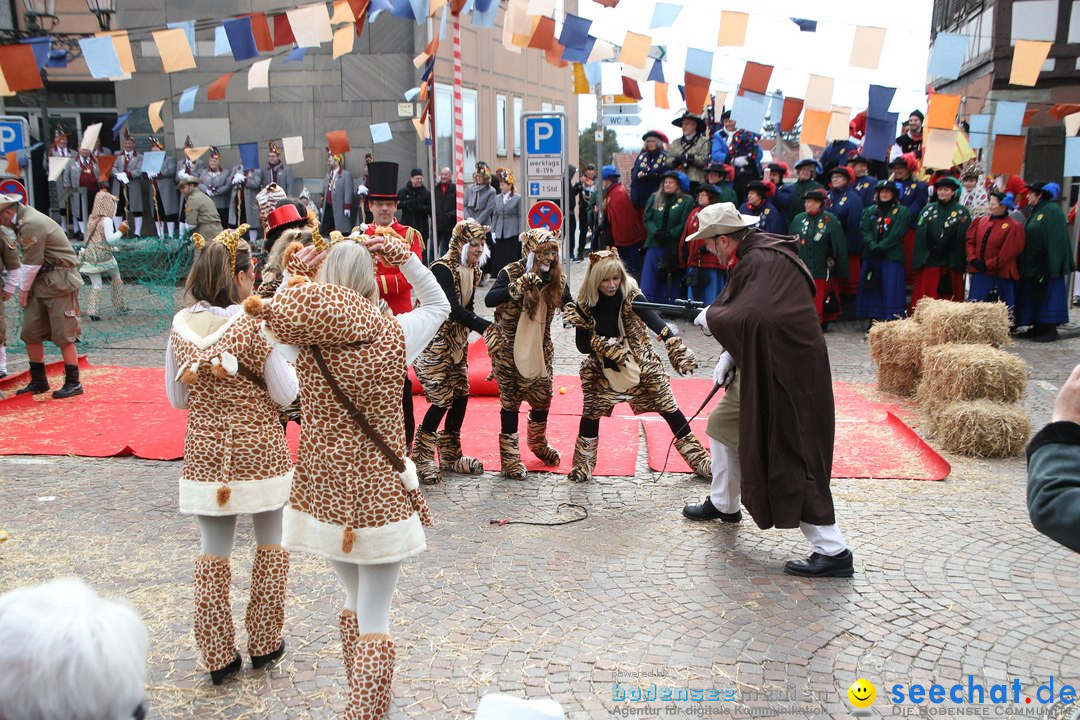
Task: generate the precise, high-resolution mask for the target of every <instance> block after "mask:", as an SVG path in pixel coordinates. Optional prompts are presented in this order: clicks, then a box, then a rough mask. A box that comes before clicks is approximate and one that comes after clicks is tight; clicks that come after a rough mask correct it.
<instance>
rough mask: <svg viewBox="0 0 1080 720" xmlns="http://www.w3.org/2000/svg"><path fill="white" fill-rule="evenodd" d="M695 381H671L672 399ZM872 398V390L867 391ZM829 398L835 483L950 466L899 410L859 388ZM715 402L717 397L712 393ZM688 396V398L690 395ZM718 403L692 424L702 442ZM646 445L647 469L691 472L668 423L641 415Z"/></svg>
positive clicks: (840, 388) (943, 470)
mask: <svg viewBox="0 0 1080 720" xmlns="http://www.w3.org/2000/svg"><path fill="white" fill-rule="evenodd" d="M701 382H705V381H700V380H674V381H672V385H673V386H674V387H675V388H677V389H676V397H680V393H679V390H678V388H679V386H680V385H682V384H683V383H701ZM866 390H867V391H869V392H870V393H872V392H873V391H872V389H871V388H866ZM833 394H834V397H835V399H836V440H835V447H834V449H833V472H832V475H833V477H834V478H881V479H886V478H888V479H902V480H944V479H945V478H947V477H948V476H949V473H950V472H951V471H952V467H951V466H950V465H949V463H948V462H947V461H946V460H945V458H943V457H941V455H939V454H938V453H937V452H935V451H934V449H933V448H931V447H930V446H929V445H928V444H927V443H926V441H925V440H923V439H922V438H921V437H919V436H918V434H916V433H915V431H914V430H912V429H911V428H910V427H908V426H907V425H906V424H905V423H904V422H903V421H902V420H900V418H899V417H897V414H896V412H894V411H895V410H897V409H898V408H896V407H894V406H892V405H890V404H887V403H883V402H879V401H877V400H873V399H870V398H868V397H866V395H864V394H863V392H860V387H859V386H855V385H849V384H848V383H839V382H838V383H834V384H833ZM717 396H718V398H719V396H720V393H717ZM690 397H693V395H691V396H690ZM697 397H698V398H699V399H698V400H697V401H696V403H686V404H683V403H682V401H681V400H680V407H682V408H683V409H684V412H688V413H692V412H694V411H695V410H697V407H698V404H700V402H701V400H700V398H704V394H702V393H700V392H699V393H698V395H697ZM716 402H719V399H716V400H714V401H713V402H710V403H709V407H708V408H706V409H705V412H703V413H702V416H701V417H699V418H698V419H697V420H694V421H693V422H692V423H691V427H692V428H693V429H694V432H695V434H697V436H698V437H699V438H701V440H702V443H705V442H706V437H705V426H706V424H707V422H708V411H709V410H711V409H712V408H713V407H714V405H715V403H716ZM642 419H643V423H644V425H645V442H646V445H647V447H648V453H649V467H650V468H652V469H653V470H660V469H662V468H663V467H664V463H665V458H666V461H667V470H668V471H669V472H689V471H690V468H689V466H687V464H686V463H685V462H683V459H682V457H680V456H679V453H678V452H677V451H676V450H675V449H674V448H672V450H671V453H670V455H669V454H668V447H669V446H670V445H671V438H672V435H671V430H670V429H669V428H668V426H667V423H665V422H664V421H663V420H662V419H660V418H659V417H656V416H648V415H646V416H644V417H643V418H642Z"/></svg>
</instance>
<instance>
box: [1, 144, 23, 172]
mask: <svg viewBox="0 0 1080 720" xmlns="http://www.w3.org/2000/svg"><path fill="white" fill-rule="evenodd" d="M6 157H7V168H6V169H5V170H4V172H6V173H7V174H8V175H12V176H14V177H19V176H20V175H21V173H20V172H19V151H18V150H12V151H11V152H9V153H7V155H6Z"/></svg>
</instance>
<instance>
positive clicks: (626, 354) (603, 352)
mask: <svg viewBox="0 0 1080 720" xmlns="http://www.w3.org/2000/svg"><path fill="white" fill-rule="evenodd" d="M589 347H591V348H592V349H593V350H594V351H595V352H597V353H599V355H600V357H603V358H606V359H608V360H610V361H611V362H613V363H615V364H616V365H618V366H619V367H622V366H624V365H626V363H627V361H628V360H629V359H630V351H629V350H627V349H626V346H625V345H623V343H622V342H621V341H620V340H619V338H614V337H605V336H603V335H593V336H592V340H590V341H589Z"/></svg>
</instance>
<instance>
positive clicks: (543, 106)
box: [540, 102, 551, 112]
mask: <svg viewBox="0 0 1080 720" xmlns="http://www.w3.org/2000/svg"><path fill="white" fill-rule="evenodd" d="M540 112H551V103H549V102H542V103H540Z"/></svg>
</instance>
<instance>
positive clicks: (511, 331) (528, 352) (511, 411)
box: [484, 229, 570, 480]
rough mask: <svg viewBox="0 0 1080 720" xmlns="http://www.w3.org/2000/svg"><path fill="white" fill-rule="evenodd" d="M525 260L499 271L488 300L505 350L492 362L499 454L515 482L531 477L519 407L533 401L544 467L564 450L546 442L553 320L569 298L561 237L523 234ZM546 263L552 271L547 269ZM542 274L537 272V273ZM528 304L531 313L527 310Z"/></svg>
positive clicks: (531, 439) (535, 444)
mask: <svg viewBox="0 0 1080 720" xmlns="http://www.w3.org/2000/svg"><path fill="white" fill-rule="evenodd" d="M521 251H522V259H521V260H518V261H517V262H513V263H510V264H509V265H507V266H505V267H504V268H503V269H502V270H500V271H499V275H498V277H497V278H496V280H495V284H494V285H493V286H492V288H491V290H490V291H489V292H488V294H487V297H485V298H484V304H485V305H487V306H488V307H493V308H495V330H494V331H493V332H494V333H495V334H496V336H497V338H498V340H497V342H498V343H499V344H500V347H501V349H500V351H499V352H497V353H492V356H491V366H492V369H493V370H494V373H495V380H496V381H497V382H498V384H499V401H500V404H501V405H502V432H501V433H500V434H499V455H500V460H501V463H502V475H503V476H504V477H508V478H511V479H513V480H522V479H524V478H525V477H526V475H527V473H526V470H525V465H524V463H522V462H521V453H520V452H519V450H518V431H517V428H518V411H519V410H520V408H521V403H522V402H523V401H527V402H528V403H529V407H530V411H529V423H528V435H527V442H528V445H529V450H531V451H532V453H533V454H534V455H536V457H538V458H539V459H540V460H541V461H543V462H544V464H545V465H552V466H554V465H558V464H559V461H560V460H561V457H560V455H559V452H558V451H557V450H556V449H555V448H553V447H551V445H550V444H549V443H548V441H547V414H548V409H549V408H550V407H551V398H552V395H553V391H552V361H553V360H554V357H555V348H554V347H553V346H552V344H551V321H552V319H553V318H554V317H555V312H556V311H557V310H559V309H560V308H561V307H562V306H563V305H565V304H566V303H567V302H569V301H570V290H569V288H568V287H567V285H566V275H565V274H564V273H563V268H562V264H561V263H560V262H559V237H558V236H557V235H555V234H553V233H551V232H550V231H548V230H542V229H534V230H529V231H527V232H524V233H522V234H521ZM545 261H546V262H547V263H548V264H549V269H548V270H546V271H544V270H543V269H542V266H543V265H544V264H545ZM534 270H536V271H539V272H536V271H534ZM527 306H532V307H533V312H532V313H526V312H523V311H524V310H525V308H526V307H527Z"/></svg>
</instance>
